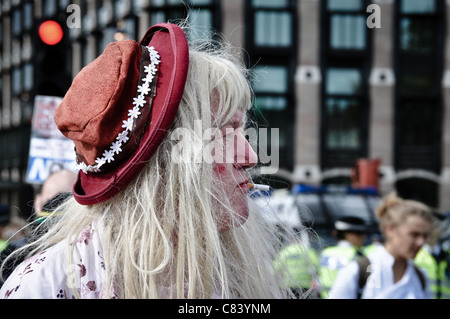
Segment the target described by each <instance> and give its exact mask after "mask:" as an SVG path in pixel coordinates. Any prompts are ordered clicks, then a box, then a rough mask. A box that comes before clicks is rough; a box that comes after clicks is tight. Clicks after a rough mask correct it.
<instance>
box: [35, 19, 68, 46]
mask: <svg viewBox="0 0 450 319" xmlns="http://www.w3.org/2000/svg"><path fill="white" fill-rule="evenodd" d="M63 33H64V32H63V29H62V28H61V26H60V25H59V23H58V22H56V21H53V20H47V21H44V22H42V23H41V25H40V26H39V37H40V38H41V40H42V42H44V43H45V44H48V45H55V44H58V43H59V42H60V41H61V39H62V38H63V35H64V34H63Z"/></svg>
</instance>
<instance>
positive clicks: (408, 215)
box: [329, 193, 433, 299]
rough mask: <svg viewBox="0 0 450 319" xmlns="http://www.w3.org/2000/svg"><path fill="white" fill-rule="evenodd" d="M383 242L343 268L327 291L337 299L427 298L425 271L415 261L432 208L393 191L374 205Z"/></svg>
mask: <svg viewBox="0 0 450 319" xmlns="http://www.w3.org/2000/svg"><path fill="white" fill-rule="evenodd" d="M376 215H377V217H378V218H379V222H380V230H381V233H382V235H383V236H384V245H383V246H382V247H380V248H378V249H377V250H376V251H374V252H373V253H371V254H369V255H368V256H367V258H364V257H362V258H360V259H358V261H354V262H352V263H350V264H349V265H347V266H346V267H345V268H343V269H342V270H341V271H340V272H339V274H338V277H337V278H336V281H335V283H334V285H333V287H332V289H331V291H330V295H329V297H330V298H334V299H336V298H339V299H356V298H363V299H410V298H417V299H424V298H430V296H431V295H430V291H429V289H428V283H427V279H426V276H425V274H424V273H423V272H422V271H421V270H420V269H418V268H417V267H416V266H415V265H414V258H415V257H416V255H417V253H418V251H419V250H420V248H421V247H422V246H423V245H424V244H425V242H426V241H427V239H428V237H429V236H430V233H431V231H432V226H433V215H432V212H431V210H430V209H429V208H428V207H427V206H426V205H424V204H422V203H420V202H417V201H414V200H404V199H401V198H399V197H398V196H397V195H396V194H395V193H392V194H390V195H389V196H387V197H385V198H384V199H383V200H382V203H381V204H380V206H379V207H378V208H377V211H376Z"/></svg>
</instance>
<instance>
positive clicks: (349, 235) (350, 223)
mask: <svg viewBox="0 0 450 319" xmlns="http://www.w3.org/2000/svg"><path fill="white" fill-rule="evenodd" d="M366 232H367V225H366V224H365V222H364V220H363V219H362V218H360V217H357V216H343V217H341V218H339V219H337V220H336V221H335V223H334V231H333V235H334V237H335V238H336V240H337V244H336V245H334V246H329V247H327V248H325V249H324V250H322V252H321V254H320V266H319V283H318V285H319V289H320V296H321V298H324V299H325V298H328V292H329V291H330V289H331V287H332V286H333V283H334V281H335V279H336V276H337V274H338V272H339V270H340V269H341V268H342V267H344V266H345V265H347V264H348V263H349V262H350V261H351V260H353V259H354V258H355V257H356V256H358V255H362V254H363V253H362V247H363V245H364V243H365V241H366V237H367V235H366Z"/></svg>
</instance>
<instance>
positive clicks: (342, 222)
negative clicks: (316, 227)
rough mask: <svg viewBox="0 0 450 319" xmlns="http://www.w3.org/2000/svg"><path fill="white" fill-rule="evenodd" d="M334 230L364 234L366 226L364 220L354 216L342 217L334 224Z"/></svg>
mask: <svg viewBox="0 0 450 319" xmlns="http://www.w3.org/2000/svg"><path fill="white" fill-rule="evenodd" d="M334 229H336V230H337V231H346V232H360V233H362V232H365V231H367V226H366V223H365V221H364V219H362V218H360V217H356V216H343V217H340V218H338V219H337V220H336V221H335V222H334Z"/></svg>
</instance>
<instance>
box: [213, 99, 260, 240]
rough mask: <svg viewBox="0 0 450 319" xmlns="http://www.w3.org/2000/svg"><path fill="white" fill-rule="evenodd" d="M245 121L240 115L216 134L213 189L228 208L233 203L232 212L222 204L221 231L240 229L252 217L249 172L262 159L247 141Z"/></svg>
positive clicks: (236, 115) (219, 206) (235, 116)
mask: <svg viewBox="0 0 450 319" xmlns="http://www.w3.org/2000/svg"><path fill="white" fill-rule="evenodd" d="M213 109H214V107H213ZM243 121H244V115H243V114H242V112H241V111H237V112H236V113H235V114H234V116H233V117H232V118H231V119H230V120H229V121H228V122H227V123H225V124H224V125H222V126H221V127H220V131H218V134H216V136H217V137H216V142H217V144H216V146H215V148H214V161H213V174H214V182H213V186H214V189H216V190H217V191H218V193H217V194H216V195H217V197H218V198H219V200H221V201H222V200H223V202H224V203H225V204H226V203H228V202H229V203H231V208H232V210H233V212H230V211H229V210H227V209H225V208H224V207H223V206H222V205H220V204H219V203H218V206H217V207H218V208H219V216H218V219H219V221H218V224H219V230H220V231H226V230H228V229H230V228H232V227H238V226H239V225H241V224H243V223H244V222H245V221H246V220H247V218H248V214H249V209H248V202H247V194H248V192H249V186H248V181H249V177H248V174H247V170H248V169H249V168H251V167H253V166H255V165H256V164H257V162H258V156H257V155H256V153H255V152H254V151H253V149H252V147H251V146H250V144H249V143H248V141H247V139H246V138H245V135H244V128H243V127H244V123H243Z"/></svg>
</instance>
